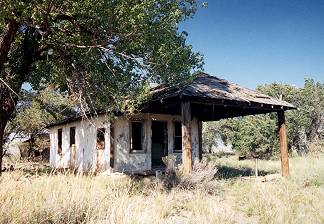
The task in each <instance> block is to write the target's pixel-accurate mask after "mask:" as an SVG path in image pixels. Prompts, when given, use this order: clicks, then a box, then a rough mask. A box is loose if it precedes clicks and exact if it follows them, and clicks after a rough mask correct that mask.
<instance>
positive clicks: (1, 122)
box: [0, 116, 7, 176]
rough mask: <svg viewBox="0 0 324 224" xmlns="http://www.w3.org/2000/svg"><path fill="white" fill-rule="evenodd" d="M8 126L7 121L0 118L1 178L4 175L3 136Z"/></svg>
mask: <svg viewBox="0 0 324 224" xmlns="http://www.w3.org/2000/svg"><path fill="white" fill-rule="evenodd" d="M6 125H7V120H6V119H4V118H3V117H2V116H0V176H1V174H2V158H3V156H4V153H3V152H4V151H3V135H4V129H5V127H6Z"/></svg>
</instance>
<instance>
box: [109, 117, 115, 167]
mask: <svg viewBox="0 0 324 224" xmlns="http://www.w3.org/2000/svg"><path fill="white" fill-rule="evenodd" d="M109 136H110V160H109V164H110V167H111V168H114V166H115V130H114V124H113V122H112V121H111V122H110V135H109Z"/></svg>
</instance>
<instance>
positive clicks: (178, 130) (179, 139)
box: [174, 121, 182, 152]
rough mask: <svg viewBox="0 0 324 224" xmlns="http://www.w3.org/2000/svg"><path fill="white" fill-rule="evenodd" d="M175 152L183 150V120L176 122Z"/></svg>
mask: <svg viewBox="0 0 324 224" xmlns="http://www.w3.org/2000/svg"><path fill="white" fill-rule="evenodd" d="M174 152H182V130H181V122H179V121H176V122H174Z"/></svg>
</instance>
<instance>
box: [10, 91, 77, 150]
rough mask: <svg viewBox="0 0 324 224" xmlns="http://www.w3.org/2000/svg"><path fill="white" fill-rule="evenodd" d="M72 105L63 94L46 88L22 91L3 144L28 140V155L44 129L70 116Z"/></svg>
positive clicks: (72, 111)
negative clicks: (19, 138) (21, 138)
mask: <svg viewBox="0 0 324 224" xmlns="http://www.w3.org/2000/svg"><path fill="white" fill-rule="evenodd" d="M74 109H75V108H74V104H73V102H72V100H71V98H70V97H69V96H68V95H67V94H63V93H61V92H59V91H58V90H55V89H54V88H53V87H51V86H48V87H46V88H44V89H42V90H40V91H37V92H36V91H22V92H21V98H20V100H19V101H18V104H17V107H16V111H15V113H14V114H13V115H12V116H11V118H10V120H9V122H8V124H7V126H6V129H5V132H4V144H9V143H10V142H9V141H10V140H12V139H9V136H10V135H11V138H15V137H25V138H26V137H27V138H29V147H28V155H31V154H32V153H33V150H34V146H35V141H37V140H38V137H39V136H40V135H42V134H44V131H45V128H46V126H47V125H48V124H50V123H51V122H54V121H55V120H59V119H63V118H64V117H67V116H70V115H72V114H73V113H75V111H74Z"/></svg>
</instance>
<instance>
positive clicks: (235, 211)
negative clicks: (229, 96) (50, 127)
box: [0, 154, 324, 223]
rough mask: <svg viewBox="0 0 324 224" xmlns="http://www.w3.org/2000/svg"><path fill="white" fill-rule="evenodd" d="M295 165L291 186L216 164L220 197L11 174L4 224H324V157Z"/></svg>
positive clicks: (222, 161) (3, 197)
mask: <svg viewBox="0 0 324 224" xmlns="http://www.w3.org/2000/svg"><path fill="white" fill-rule="evenodd" d="M290 161H291V177H290V178H289V179H281V178H279V179H276V180H273V181H270V182H261V181H258V180H245V179H242V178H240V175H244V174H246V173H248V172H251V170H252V169H253V167H254V161H249V160H247V161H237V159H236V158H232V157H230V158H217V159H212V161H211V163H214V164H216V165H217V167H218V171H219V175H220V176H221V177H222V178H220V179H219V180H210V179H209V180H210V181H217V184H216V185H213V186H215V187H217V188H219V189H217V191H213V193H210V192H209V191H206V190H205V189H204V188H184V187H183V186H182V185H181V187H174V188H172V189H171V190H170V189H165V188H164V187H163V184H162V183H161V182H160V181H158V180H155V179H153V178H144V179H131V178H122V179H113V178H110V177H107V176H74V175H70V174H57V175H48V174H42V175H36V174H34V175H31V174H28V175H27V177H26V171H14V172H11V173H10V172H8V173H5V174H4V176H3V177H1V179H0V186H1V187H0V202H1V204H0V223H323V222H324V209H323V208H324V200H323V198H324V154H320V155H319V156H316V157H314V156H313V157H303V158H300V157H298V158H293V159H291V160H290ZM260 169H261V170H262V171H263V172H264V174H268V173H274V172H278V170H279V162H278V161H261V162H260ZM231 172H232V173H231ZM37 173H38V172H37ZM208 175H209V174H208Z"/></svg>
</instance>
